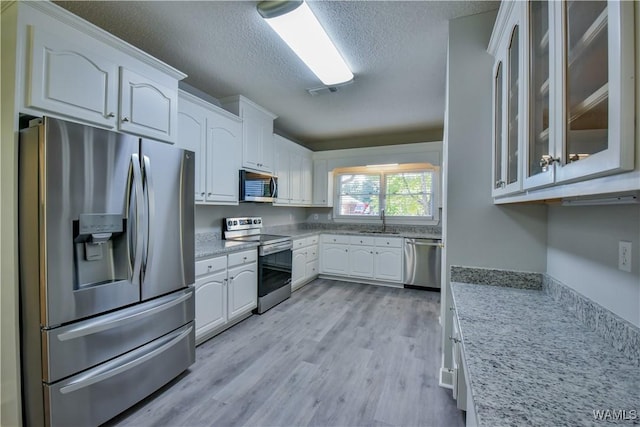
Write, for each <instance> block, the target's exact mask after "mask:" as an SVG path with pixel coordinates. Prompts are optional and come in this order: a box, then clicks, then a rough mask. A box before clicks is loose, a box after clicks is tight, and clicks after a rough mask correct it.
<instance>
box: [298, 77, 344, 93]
mask: <svg viewBox="0 0 640 427" xmlns="http://www.w3.org/2000/svg"><path fill="white" fill-rule="evenodd" d="M351 83H353V79H351V80H349V81H348V82H345V83H340V84H337V85H331V86H319V87H313V88H311V89H307V92H309V94H310V95H311V96H317V95H324V94H325V93H336V92H338V91H339V90H341V89H342V88H343V87H344V86H348V85H350V84H351Z"/></svg>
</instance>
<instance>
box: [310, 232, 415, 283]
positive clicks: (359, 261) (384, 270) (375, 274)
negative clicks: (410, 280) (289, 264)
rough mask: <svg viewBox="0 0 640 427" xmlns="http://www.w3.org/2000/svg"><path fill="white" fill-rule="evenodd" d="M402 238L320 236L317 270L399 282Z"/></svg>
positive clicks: (400, 277)
mask: <svg viewBox="0 0 640 427" xmlns="http://www.w3.org/2000/svg"><path fill="white" fill-rule="evenodd" d="M402 240H403V239H402V238H400V237H388V238H387V237H371V236H343V235H334V234H325V235H323V236H322V246H321V256H320V273H321V274H328V275H333V276H342V277H345V278H354V279H369V280H374V281H380V282H388V283H389V282H390V283H402V262H403V258H402V257H403V254H402Z"/></svg>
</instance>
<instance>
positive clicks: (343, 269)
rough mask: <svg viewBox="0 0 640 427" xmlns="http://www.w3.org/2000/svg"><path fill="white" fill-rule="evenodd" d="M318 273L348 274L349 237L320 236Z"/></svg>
mask: <svg viewBox="0 0 640 427" xmlns="http://www.w3.org/2000/svg"><path fill="white" fill-rule="evenodd" d="M343 239H344V240H343ZM320 273H323V274H333V275H337V276H348V275H349V238H348V237H347V236H332V235H323V236H322V245H321V252H320Z"/></svg>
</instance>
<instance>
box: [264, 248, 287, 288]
mask: <svg viewBox="0 0 640 427" xmlns="http://www.w3.org/2000/svg"><path fill="white" fill-rule="evenodd" d="M285 286H287V287H289V288H291V249H285V250H283V251H280V252H275V253H271V254H268V255H261V256H260V257H259V258H258V297H264V296H266V295H268V294H270V293H272V292H274V291H277V290H279V289H280V288H282V287H285Z"/></svg>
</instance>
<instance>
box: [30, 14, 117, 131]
mask: <svg viewBox="0 0 640 427" xmlns="http://www.w3.org/2000/svg"><path fill="white" fill-rule="evenodd" d="M29 30H30V32H31V48H30V63H31V66H30V68H29V76H28V81H29V85H28V88H29V90H28V91H27V100H26V105H27V106H28V107H33V108H38V109H42V110H45V111H47V112H53V113H56V112H57V113H59V114H64V115H65V116H69V117H75V118H77V119H80V120H83V121H86V122H88V123H94V124H97V125H101V126H105V127H108V128H115V127H116V125H117V118H116V115H117V114H118V65H117V64H116V63H114V62H111V61H109V60H107V59H104V58H103V57H101V56H100V55H98V54H96V52H95V51H94V50H89V49H86V48H83V47H82V46H80V45H76V44H75V43H73V42H70V41H67V40H65V39H64V38H61V37H59V36H57V35H55V34H52V33H50V32H47V31H45V30H43V29H41V28H35V27H30V28H29Z"/></svg>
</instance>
